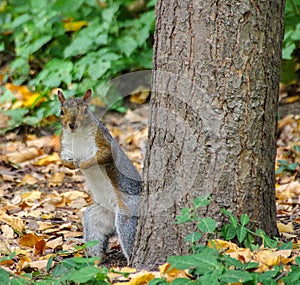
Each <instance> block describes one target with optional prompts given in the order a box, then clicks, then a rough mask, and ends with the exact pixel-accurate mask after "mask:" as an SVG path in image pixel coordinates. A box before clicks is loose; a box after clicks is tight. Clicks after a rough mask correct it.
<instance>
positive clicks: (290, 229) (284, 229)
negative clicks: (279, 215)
mask: <svg viewBox="0 0 300 285" xmlns="http://www.w3.org/2000/svg"><path fill="white" fill-rule="evenodd" d="M277 227H278V230H279V232H280V233H293V232H294V226H293V224H292V222H289V223H288V224H287V225H285V224H283V223H280V222H279V223H277Z"/></svg>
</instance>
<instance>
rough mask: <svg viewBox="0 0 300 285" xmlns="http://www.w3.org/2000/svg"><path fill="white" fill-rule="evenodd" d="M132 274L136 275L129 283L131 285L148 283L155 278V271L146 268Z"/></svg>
mask: <svg viewBox="0 0 300 285" xmlns="http://www.w3.org/2000/svg"><path fill="white" fill-rule="evenodd" d="M132 276H134V277H132V279H131V280H130V282H129V283H128V284H129V285H146V284H148V282H150V281H151V280H152V279H154V278H155V275H154V274H153V273H150V272H148V271H145V270H142V271H141V272H139V273H137V274H133V275H132Z"/></svg>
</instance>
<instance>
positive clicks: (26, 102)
mask: <svg viewBox="0 0 300 285" xmlns="http://www.w3.org/2000/svg"><path fill="white" fill-rule="evenodd" d="M5 88H6V89H8V90H10V91H11V92H12V93H13V94H14V95H15V96H16V98H17V99H18V100H16V102H15V103H14V104H13V105H12V107H11V109H16V108H19V107H27V108H28V107H32V106H33V104H39V103H41V102H43V101H45V100H46V99H45V98H44V97H40V95H41V94H39V93H32V92H31V91H30V90H29V89H28V87H27V86H25V85H13V84H11V83H7V84H5Z"/></svg>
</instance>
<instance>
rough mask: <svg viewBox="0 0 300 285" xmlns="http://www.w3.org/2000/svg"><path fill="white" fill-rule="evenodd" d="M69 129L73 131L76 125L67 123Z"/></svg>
mask: <svg viewBox="0 0 300 285" xmlns="http://www.w3.org/2000/svg"><path fill="white" fill-rule="evenodd" d="M69 128H70V129H71V130H72V131H73V130H75V129H76V124H75V123H69Z"/></svg>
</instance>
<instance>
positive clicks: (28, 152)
mask: <svg viewBox="0 0 300 285" xmlns="http://www.w3.org/2000/svg"><path fill="white" fill-rule="evenodd" d="M38 155H39V152H38V150H37V149H36V148H34V147H30V148H26V149H22V150H18V151H16V152H12V153H8V154H7V158H8V160H9V161H11V162H12V163H21V162H24V161H28V160H31V159H33V158H35V157H37V156H38Z"/></svg>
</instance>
